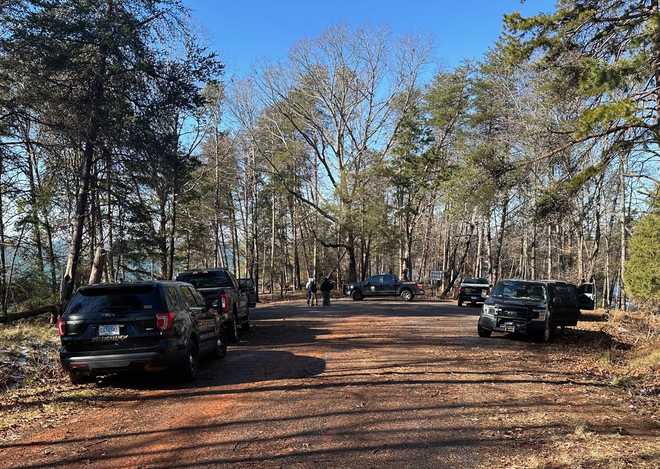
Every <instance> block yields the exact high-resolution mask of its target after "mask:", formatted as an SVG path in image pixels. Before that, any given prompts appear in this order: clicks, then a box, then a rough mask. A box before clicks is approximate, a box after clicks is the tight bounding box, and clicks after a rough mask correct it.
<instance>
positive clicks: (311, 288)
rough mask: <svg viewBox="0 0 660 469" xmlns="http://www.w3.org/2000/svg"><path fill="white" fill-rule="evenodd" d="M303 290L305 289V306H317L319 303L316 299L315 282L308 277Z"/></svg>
mask: <svg viewBox="0 0 660 469" xmlns="http://www.w3.org/2000/svg"><path fill="white" fill-rule="evenodd" d="M305 288H306V289H307V306H312V305H314V306H318V305H319V301H318V299H317V298H316V280H315V279H314V278H311V277H310V278H309V280H307V284H306V285H305Z"/></svg>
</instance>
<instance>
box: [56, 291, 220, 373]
mask: <svg viewBox="0 0 660 469" xmlns="http://www.w3.org/2000/svg"><path fill="white" fill-rule="evenodd" d="M224 320H225V318H223V316H222V314H221V313H220V312H219V311H218V310H217V309H213V308H208V307H206V305H205V302H204V299H203V298H202V297H201V296H200V295H199V293H197V292H196V291H195V289H194V288H193V287H192V285H189V284H185V283H180V282H156V281H152V282H136V283H123V284H100V285H93V286H87V287H82V288H80V289H78V291H77V292H76V294H75V296H74V297H73V298H72V299H71V301H70V302H69V304H68V305H67V308H66V310H65V312H64V314H63V315H62V316H61V317H60V318H58V321H57V331H58V334H59V335H60V338H61V343H62V347H61V349H60V361H61V363H62V366H63V368H64V369H65V370H66V371H67V372H68V373H69V376H70V378H71V381H72V382H73V383H75V384H77V383H81V382H84V381H87V380H90V379H93V377H94V376H95V375H97V374H101V373H107V372H114V371H120V370H126V369H142V370H146V371H160V370H163V369H166V368H167V369H170V370H172V371H174V372H175V373H177V374H178V375H179V377H180V378H183V379H187V380H191V379H194V378H195V375H196V373H197V364H198V360H199V358H200V356H202V355H203V354H212V355H215V356H217V357H224V355H225V353H226V351H227V346H226V341H225V340H224V334H223V321H224Z"/></svg>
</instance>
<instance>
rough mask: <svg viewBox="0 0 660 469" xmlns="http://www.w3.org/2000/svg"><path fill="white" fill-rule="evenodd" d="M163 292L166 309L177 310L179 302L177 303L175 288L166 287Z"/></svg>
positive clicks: (177, 297)
mask: <svg viewBox="0 0 660 469" xmlns="http://www.w3.org/2000/svg"><path fill="white" fill-rule="evenodd" d="M165 291H166V296H167V304H168V309H179V307H180V305H179V304H180V301H179V295H178V293H177V292H176V288H174V287H166V288H165Z"/></svg>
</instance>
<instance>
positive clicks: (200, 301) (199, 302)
mask: <svg viewBox="0 0 660 469" xmlns="http://www.w3.org/2000/svg"><path fill="white" fill-rule="evenodd" d="M190 292H191V293H192V295H193V297H195V301H196V302H197V306H206V302H205V301H204V297H203V296H202V295H201V294H200V293H199V292H198V291H197V290H195V289H194V288H191V289H190Z"/></svg>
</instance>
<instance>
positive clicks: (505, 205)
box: [494, 194, 509, 283]
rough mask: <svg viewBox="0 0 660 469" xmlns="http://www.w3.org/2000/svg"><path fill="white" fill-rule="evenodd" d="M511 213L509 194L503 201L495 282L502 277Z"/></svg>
mask: <svg viewBox="0 0 660 469" xmlns="http://www.w3.org/2000/svg"><path fill="white" fill-rule="evenodd" d="M508 211H509V196H508V194H507V195H506V196H505V198H504V200H503V201H502V218H501V220H500V230H499V233H498V239H497V252H496V254H495V262H496V266H495V269H494V270H495V282H494V283H497V281H498V280H499V279H500V277H501V275H502V246H503V245H504V231H505V229H506V221H507V214H508Z"/></svg>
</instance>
